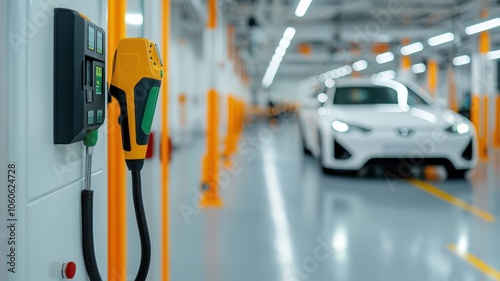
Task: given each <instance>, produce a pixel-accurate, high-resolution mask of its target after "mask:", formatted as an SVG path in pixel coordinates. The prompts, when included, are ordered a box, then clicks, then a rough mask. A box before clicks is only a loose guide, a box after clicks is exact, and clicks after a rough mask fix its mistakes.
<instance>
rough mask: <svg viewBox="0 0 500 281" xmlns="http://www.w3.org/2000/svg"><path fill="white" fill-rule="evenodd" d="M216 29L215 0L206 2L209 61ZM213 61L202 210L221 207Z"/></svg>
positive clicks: (213, 56)
mask: <svg viewBox="0 0 500 281" xmlns="http://www.w3.org/2000/svg"><path fill="white" fill-rule="evenodd" d="M216 28H217V0H208V21H207V34H208V36H209V39H210V40H209V42H208V44H210V46H208V47H209V48H210V50H211V53H210V54H208V56H209V57H210V59H212V60H213V59H215V57H217V56H216V52H215V51H216V50H215V47H216V46H215V45H216V40H215V29H216ZM215 66H216V65H215V61H212V63H211V65H210V67H212V68H213V69H212V70H211V71H210V73H211V74H210V75H211V77H210V89H209V90H208V93H207V121H208V124H207V125H208V126H207V153H206V155H205V157H204V159H203V182H202V184H203V186H204V187H205V190H204V192H203V195H202V197H201V200H200V207H202V208H217V207H221V206H222V199H221V198H220V196H219V182H218V179H219V148H218V145H219V142H218V127H219V95H218V93H217V90H216V89H215V86H216V85H215V84H216V83H215V76H214V75H215V73H216V69H215Z"/></svg>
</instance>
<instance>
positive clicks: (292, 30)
mask: <svg viewBox="0 0 500 281" xmlns="http://www.w3.org/2000/svg"><path fill="white" fill-rule="evenodd" d="M295 32H297V31H296V30H295V28H293V27H288V28H287V29H286V30H285V32H284V33H283V38H285V39H287V40H289V41H292V39H293V37H294V36H295Z"/></svg>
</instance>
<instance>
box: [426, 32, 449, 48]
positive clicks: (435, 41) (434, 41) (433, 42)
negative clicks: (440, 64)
mask: <svg viewBox="0 0 500 281" xmlns="http://www.w3.org/2000/svg"><path fill="white" fill-rule="evenodd" d="M453 40H455V35H454V34H453V33H451V32H447V33H444V34H441V35H437V36H434V37H431V38H429V40H428V41H427V43H429V46H432V47H434V46H437V45H441V44H444V43H448V42H451V41H453Z"/></svg>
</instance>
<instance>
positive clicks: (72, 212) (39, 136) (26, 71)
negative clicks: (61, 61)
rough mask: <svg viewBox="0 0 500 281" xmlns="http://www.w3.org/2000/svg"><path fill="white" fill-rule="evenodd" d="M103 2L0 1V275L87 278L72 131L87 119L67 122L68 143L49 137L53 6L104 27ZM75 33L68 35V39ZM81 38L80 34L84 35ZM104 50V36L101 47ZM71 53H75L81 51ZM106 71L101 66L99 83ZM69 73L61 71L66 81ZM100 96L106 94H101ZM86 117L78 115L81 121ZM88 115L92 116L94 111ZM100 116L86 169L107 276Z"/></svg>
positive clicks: (16, 279) (18, 279)
mask: <svg viewBox="0 0 500 281" xmlns="http://www.w3.org/2000/svg"><path fill="white" fill-rule="evenodd" d="M106 5H107V4H106V1H101V0H88V1H69V0H16V1H1V2H0V14H1V17H0V22H1V24H0V35H1V36H2V38H5V39H6V40H4V41H3V43H2V44H1V46H0V53H1V54H0V58H1V61H2V64H1V66H0V69H2V73H5V77H2V78H0V81H1V82H2V89H1V90H0V92H1V93H0V112H1V113H0V118H1V121H2V122H0V123H1V125H0V128H1V129H2V130H1V131H2V132H3V136H2V140H1V141H0V179H1V182H2V184H1V186H2V188H0V280H2V281H31V280H44V281H61V280H68V279H69V278H71V277H72V276H73V280H78V281H86V280H88V277H87V273H86V270H85V266H84V259H83V253H82V239H81V234H82V225H81V210H80V207H79V206H80V194H81V190H82V186H83V182H84V174H83V171H84V152H85V150H84V146H83V144H82V143H81V142H78V138H81V137H82V136H81V135H80V136H78V135H79V134H78V132H79V131H80V130H85V129H86V128H83V127H82V126H84V127H87V129H88V126H87V125H89V124H85V123H83V122H73V123H72V124H70V126H72V129H71V131H72V132H75V133H74V135H72V136H70V137H68V138H67V140H65V141H61V142H65V143H69V144H65V145H55V144H54V143H55V142H58V141H55V139H56V138H55V137H54V132H55V126H54V125H55V124H54V122H55V118H54V114H53V112H54V102H55V101H54V95H55V87H56V85H55V84H56V81H55V80H54V73H55V68H54V67H55V66H54V61H55V60H56V56H55V51H54V49H55V48H56V46H55V45H54V42H55V36H56V35H55V30H54V29H55V21H56V17H55V15H56V13H55V9H56V8H67V9H71V10H74V11H78V12H79V13H81V14H84V15H86V16H87V17H88V18H89V19H91V22H92V23H90V21H87V20H85V21H84V20H82V22H86V23H87V24H89V23H90V25H91V26H94V27H96V31H97V30H98V29H97V27H99V26H106V11H107V9H106ZM82 18H83V17H82ZM101 31H102V29H101ZM74 35H75V36H76V34H74ZM96 36H97V32H96ZM104 37H105V36H104V34H103V38H104ZM71 38H73V39H71ZM74 38H75V37H73V36H69V39H71V40H73V42H75V39H74ZM66 39H68V38H66ZM81 40H85V35H84V36H83V37H81ZM83 44H86V43H85V42H83ZM96 47H97V46H96ZM106 52H107V50H106V48H105V42H103V53H106ZM73 55H74V56H75V57H80V59H81V53H80V54H76V53H74V54H73ZM84 57H85V58H86V59H90V60H91V62H92V63H94V64H96V65H98V64H99V63H102V62H103V61H104V60H103V59H100V58H99V56H98V54H97V52H96V54H95V56H92V55H89V53H87V54H85V55H84ZM103 57H104V56H103ZM80 67H81V64H80ZM105 71H106V70H105V67H104V68H103V84H104V83H105V81H104V77H105V75H104V73H105ZM75 73H76V72H75ZM75 73H71V71H70V70H68V71H67V72H66V76H67V77H68V78H67V79H68V81H66V82H67V83H70V80H71V79H73V78H71V77H74V75H76V74H75ZM92 75H93V76H95V75H94V74H92ZM96 79H97V78H96ZM78 86H80V85H78ZM104 88H105V86H104ZM104 88H103V91H104ZM94 90H95V87H94ZM67 94H68V93H67ZM69 94H71V93H69ZM102 95H103V98H104V101H105V99H106V95H105V93H104V92H103V94H102ZM82 98H83V95H82ZM94 105H96V104H94ZM66 106H67V107H68V111H70V110H72V108H74V107H73V105H72V104H66ZM83 106H84V107H83V108H81V109H79V110H80V111H81V112H83V111H85V110H94V111H96V110H98V109H97V108H90V107H87V104H84V105H83ZM96 113H97V112H96ZM96 113H95V114H96ZM103 113H104V112H103ZM79 116H80V115H79ZM84 117H85V116H82V117H79V118H82V119H81V120H83V118H84ZM94 118H96V120H97V116H94ZM103 119H104V116H103ZM75 120H76V119H75ZM105 122H106V121H105V119H104V121H103V122H102V125H103V126H101V128H99V129H98V131H97V132H98V134H99V142H98V143H97V145H96V146H95V147H94V159H93V168H92V171H91V176H92V182H93V185H94V186H95V187H96V188H95V189H94V192H95V209H94V213H95V214H98V215H95V216H94V221H93V222H94V229H95V237H96V239H95V249H96V256H97V260H98V262H99V263H100V264H101V265H102V266H101V268H100V270H101V274H103V275H105V276H107V275H108V270H107V267H106V266H105V265H106V261H107V188H106V187H107V147H106V145H107V141H106V139H107V136H106V134H105V133H104V129H105V127H106V126H104V124H105ZM115 122H116V120H115ZM75 123H78V124H75ZM79 126H80V127H79ZM58 131H59V129H58ZM68 131H70V130H68ZM72 141H77V142H76V143H71V142H72ZM9 175H10V177H9ZM9 200H10V201H9ZM64 275H66V276H64Z"/></svg>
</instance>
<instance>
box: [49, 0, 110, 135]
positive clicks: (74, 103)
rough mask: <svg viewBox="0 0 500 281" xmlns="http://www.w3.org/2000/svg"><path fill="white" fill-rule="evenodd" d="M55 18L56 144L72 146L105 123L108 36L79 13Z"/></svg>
mask: <svg viewBox="0 0 500 281" xmlns="http://www.w3.org/2000/svg"><path fill="white" fill-rule="evenodd" d="M54 16H55V23H54V143H55V144H69V143H73V142H77V141H81V140H83V138H84V136H85V134H86V133H87V132H88V131H91V130H95V129H98V128H99V127H100V126H101V125H102V124H104V119H105V112H106V111H105V106H106V102H105V101H106V79H105V78H106V75H105V74H106V68H105V57H104V55H105V50H104V48H105V46H106V44H105V38H106V36H105V33H104V30H103V29H102V28H100V27H98V26H97V25H95V24H93V23H92V22H90V21H89V20H88V19H87V18H86V17H85V16H84V15H81V14H79V13H78V12H76V11H73V10H69V9H61V8H58V9H55V15H54Z"/></svg>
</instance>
